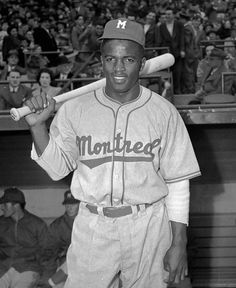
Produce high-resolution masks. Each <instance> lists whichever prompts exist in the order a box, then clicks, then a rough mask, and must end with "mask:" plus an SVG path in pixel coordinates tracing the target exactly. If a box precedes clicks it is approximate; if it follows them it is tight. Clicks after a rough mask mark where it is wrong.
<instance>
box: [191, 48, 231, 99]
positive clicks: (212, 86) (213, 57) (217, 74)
mask: <svg viewBox="0 0 236 288" xmlns="http://www.w3.org/2000/svg"><path fill="white" fill-rule="evenodd" d="M226 56H227V55H226V53H225V52H224V51H223V50H221V49H219V48H214V49H212V50H211V53H210V55H209V57H208V61H209V62H208V63H209V67H208V69H206V70H205V71H204V74H203V77H202V83H201V86H200V89H199V90H198V91H197V92H196V93H195V99H193V100H192V101H190V103H189V104H201V103H205V102H206V99H205V98H206V96H208V95H214V94H217V95H218V94H221V95H222V102H226V97H223V94H227V95H232V94H233V93H234V91H235V80H234V77H233V76H229V77H226V78H225V83H224V91H223V87H222V73H223V72H229V69H228V67H227V66H226V64H225V62H224V60H225V59H226ZM208 98H209V97H208ZM232 99H233V97H232V98H231V100H232ZM231 100H230V101H231ZM217 101H218V100H217ZM227 101H228V100H227Z"/></svg>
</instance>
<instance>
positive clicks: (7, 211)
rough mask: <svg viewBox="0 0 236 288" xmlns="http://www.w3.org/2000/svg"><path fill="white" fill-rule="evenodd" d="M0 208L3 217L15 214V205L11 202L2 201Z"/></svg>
mask: <svg viewBox="0 0 236 288" xmlns="http://www.w3.org/2000/svg"><path fill="white" fill-rule="evenodd" d="M1 209H2V212H3V216H4V217H5V218H7V217H11V216H12V215H14V214H15V206H14V205H13V204H12V203H3V204H2V205H1Z"/></svg>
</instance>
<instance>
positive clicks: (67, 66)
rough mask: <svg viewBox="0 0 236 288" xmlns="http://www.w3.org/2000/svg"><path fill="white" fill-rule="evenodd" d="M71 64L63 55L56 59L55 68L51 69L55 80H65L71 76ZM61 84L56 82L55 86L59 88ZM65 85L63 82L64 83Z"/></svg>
mask: <svg viewBox="0 0 236 288" xmlns="http://www.w3.org/2000/svg"><path fill="white" fill-rule="evenodd" d="M72 68H73V63H72V62H71V61H70V60H69V59H68V58H67V57H66V56H64V55H62V56H59V57H58V64H57V66H56V67H55V68H54V69H52V71H53V72H54V75H55V79H57V80H67V79H70V78H71V77H72V76H73V73H72ZM62 83H63V82H61V83H59V82H57V86H61V85H62ZM64 83H65V82H64Z"/></svg>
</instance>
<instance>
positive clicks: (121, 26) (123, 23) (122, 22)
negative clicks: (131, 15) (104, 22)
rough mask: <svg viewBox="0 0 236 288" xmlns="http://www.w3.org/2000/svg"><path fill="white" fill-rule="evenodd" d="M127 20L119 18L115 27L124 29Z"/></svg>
mask: <svg viewBox="0 0 236 288" xmlns="http://www.w3.org/2000/svg"><path fill="white" fill-rule="evenodd" d="M126 24H127V21H121V20H120V19H119V20H118V22H117V25H116V28H118V29H125V28H126Z"/></svg>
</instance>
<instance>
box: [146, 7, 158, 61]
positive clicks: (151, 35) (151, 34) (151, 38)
mask: <svg viewBox="0 0 236 288" xmlns="http://www.w3.org/2000/svg"><path fill="white" fill-rule="evenodd" d="M143 28H144V33H145V48H152V47H157V38H158V28H157V22H156V13H155V12H154V11H149V12H148V13H147V15H146V17H145V23H144V25H143ZM154 51H155V50H154ZM155 56H156V53H155V52H153V50H146V53H145V57H146V58H147V59H149V58H152V57H155Z"/></svg>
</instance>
